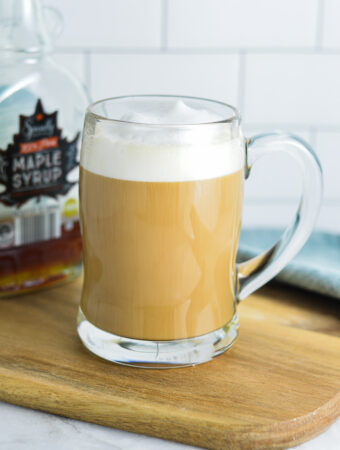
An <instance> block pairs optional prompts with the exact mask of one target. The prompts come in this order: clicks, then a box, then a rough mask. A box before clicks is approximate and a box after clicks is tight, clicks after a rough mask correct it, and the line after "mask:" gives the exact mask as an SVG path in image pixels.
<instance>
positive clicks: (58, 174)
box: [0, 99, 79, 207]
mask: <svg viewBox="0 0 340 450" xmlns="http://www.w3.org/2000/svg"><path fill="white" fill-rule="evenodd" d="M57 114H58V112H57V111H55V112H53V113H51V114H48V113H46V112H45V111H44V108H43V105H42V102H41V100H40V99H39V100H38V101H37V104H36V108H35V111H34V113H33V115H32V116H23V115H21V116H20V118H19V132H18V134H15V135H14V136H13V143H10V144H9V145H8V147H7V149H6V150H1V149H0V183H1V184H3V185H5V187H6V189H5V191H4V192H2V193H1V194H0V201H1V202H2V203H3V204H5V205H7V206H13V205H16V206H17V207H20V206H21V205H23V204H24V203H25V202H27V201H28V200H29V199H31V198H34V197H35V198H37V199H39V197H40V196H43V195H44V196H49V197H53V198H57V196H58V195H65V194H67V192H68V191H69V190H70V189H71V187H72V186H73V185H74V184H76V183H77V182H76V181H75V182H70V181H68V180H67V175H68V173H69V172H70V171H71V170H72V169H74V168H75V167H77V166H78V165H79V162H78V161H77V159H76V158H77V142H78V139H79V133H77V135H76V136H75V138H74V139H73V140H72V141H68V140H67V139H66V138H63V137H62V130H61V129H59V128H58V126H57Z"/></svg>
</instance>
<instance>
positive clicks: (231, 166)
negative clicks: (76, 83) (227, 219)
mask: <svg viewBox="0 0 340 450" xmlns="http://www.w3.org/2000/svg"><path fill="white" fill-rule="evenodd" d="M117 119H120V120H123V121H128V122H134V123H135V124H133V123H122V124H120V123H119V122H117V123H115V122H110V121H103V122H97V123H96V128H95V133H94V134H89V135H86V134H85V136H84V139H83V146H82V151H81V161H80V164H81V166H82V167H83V168H84V169H86V170H88V171H90V172H93V173H96V174H98V175H103V176H105V177H109V178H116V179H121V180H130V181H154V182H155V181H156V182H157V181H158V182H166V181H174V182H176V181H195V180H204V179H210V178H217V177H220V176H224V175H227V174H231V173H233V172H236V171H238V170H241V169H242V167H243V165H244V139H243V137H242V135H235V129H233V130H232V129H231V126H230V125H229V124H211V125H210V124H209V123H211V122H218V121H220V120H223V118H222V117H221V116H220V115H218V114H217V113H215V112H214V111H212V110H208V109H197V108H193V107H191V106H189V105H187V104H185V103H184V102H183V101H180V102H172V104H169V103H167V104H165V105H160V107H159V108H158V109H157V111H156V112H155V110H154V109H148V108H147V107H144V108H140V109H137V110H134V111H125V112H124V114H122V115H121V117H117ZM207 123H208V124H207ZM141 124H153V125H162V124H167V125H170V126H169V127H168V128H167V127H161V128H160V127H157V126H155V127H152V126H151V127H148V126H146V125H141ZM176 124H182V125H189V124H203V125H200V126H198V125H194V126H193V127H187V129H185V127H184V128H183V127H182V128H181V129H180V128H179V127H176V126H175V125H176ZM171 125H174V127H172V126H171ZM85 132H86V129H85Z"/></svg>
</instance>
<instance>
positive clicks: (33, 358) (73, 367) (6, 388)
mask: <svg viewBox="0 0 340 450" xmlns="http://www.w3.org/2000/svg"><path fill="white" fill-rule="evenodd" d="M80 286H81V280H77V281H75V282H73V283H71V284H68V285H65V286H63V287H60V288H55V289H50V290H45V291H41V292H39V293H37V294H31V295H26V296H23V297H18V298H10V299H2V300H1V301H0V398H1V399H2V400H4V401H8V402H11V403H15V404H18V405H22V406H26V407H29V408H34V409H40V410H43V411H48V412H51V413H55V414H60V415H63V416H66V417H72V418H75V419H81V420H85V421H89V422H94V423H98V424H102V425H107V426H111V427H116V428H120V429H123V430H128V431H134V432H137V433H143V434H147V435H150V436H156V437H161V438H165V439H170V440H174V441H178V442H183V443H187V444H191V445H196V446H200V447H204V448H211V449H226V448H228V449H273V448H285V447H288V446H294V445H297V444H298V443H301V442H303V441H306V440H308V439H310V438H311V437H313V436H314V435H316V434H318V433H320V432H321V431H323V430H324V429H325V428H326V427H327V426H328V425H330V423H331V422H332V421H334V420H335V419H336V417H337V416H338V415H339V414H340V338H339V337H338V336H340V302H337V301H336V300H331V299H327V298H324V297H320V296H316V295H312V294H307V293H305V292H302V291H301V292H300V291H297V290H293V289H289V288H284V287H282V286H273V285H272V286H270V287H267V288H265V289H262V290H261V291H260V292H259V293H258V294H256V295H253V296H251V297H250V298H249V299H247V300H246V301H245V302H243V303H242V304H241V305H240V308H239V311H240V319H241V327H240V337H239V339H238V341H237V342H236V344H235V345H234V346H233V347H232V349H231V350H229V351H228V352H227V353H225V354H224V355H221V356H219V357H218V358H216V359H215V360H214V361H211V362H209V363H206V364H203V365H200V366H196V367H192V368H183V369H172V370H146V369H134V368H129V367H124V366H118V365H114V364H111V363H109V362H106V361H103V360H100V359H99V358H97V357H95V356H93V355H92V354H90V353H88V352H87V351H86V350H85V349H84V348H83V347H82V345H81V343H80V341H79V339H78V337H77V334H76V312H77V306H78V301H79V295H80Z"/></svg>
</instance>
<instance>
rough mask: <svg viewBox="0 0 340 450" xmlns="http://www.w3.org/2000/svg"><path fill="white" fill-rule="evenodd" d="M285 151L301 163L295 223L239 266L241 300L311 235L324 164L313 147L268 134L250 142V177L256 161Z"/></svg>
mask: <svg viewBox="0 0 340 450" xmlns="http://www.w3.org/2000/svg"><path fill="white" fill-rule="evenodd" d="M278 152H284V153H288V154H289V155H291V156H292V157H293V158H294V159H295V160H296V161H297V162H298V164H299V165H300V168H301V171H302V177H303V186H302V194H301V198H300V203H299V206H298V210H297V213H296V216H295V218H294V220H293V222H292V223H291V224H290V226H288V227H287V228H286V230H285V231H284V233H283V234H282V236H281V238H280V239H279V241H278V242H276V244H275V245H273V246H272V247H271V248H270V249H268V250H267V251H266V252H264V253H262V254H260V255H258V256H256V257H255V258H252V259H250V260H248V261H245V262H243V263H240V264H238V265H237V277H238V293H237V300H238V301H239V300H243V299H244V298H246V297H248V295H250V294H251V293H252V292H254V291H256V290H257V289H258V288H260V287H261V286H263V285H264V284H265V283H267V282H268V281H269V280H271V279H272V278H273V277H275V275H277V274H278V273H279V272H280V271H281V270H282V269H283V268H284V267H285V265H286V264H287V263H288V262H289V261H290V260H291V259H292V258H293V257H294V256H295V255H296V254H297V253H298V251H299V250H300V249H301V248H302V246H303V245H304V244H305V242H306V241H307V239H308V237H309V236H310V234H311V232H312V229H313V226H314V223H315V220H316V218H317V215H318V212H319V208H320V204H321V198H322V188H323V185H322V171H321V166H320V163H319V161H318V158H317V157H316V155H315V153H314V152H313V150H312V149H311V147H310V146H309V145H308V144H307V143H306V142H304V141H303V140H302V139H300V138H299V137H297V136H293V135H288V134H283V133H268V134H261V135H258V136H255V137H253V138H251V139H249V140H248V141H247V149H246V155H247V158H246V178H247V177H248V175H249V172H250V170H251V168H252V166H253V164H254V163H255V162H256V161H257V160H258V159H260V158H261V157H262V156H265V155H269V154H273V153H278Z"/></svg>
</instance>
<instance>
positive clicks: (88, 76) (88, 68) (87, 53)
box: [84, 49, 92, 101]
mask: <svg viewBox="0 0 340 450" xmlns="http://www.w3.org/2000/svg"><path fill="white" fill-rule="evenodd" d="M84 57H85V59H84V61H85V67H84V69H85V83H86V88H87V91H88V94H89V96H90V100H91V101H92V95H91V94H92V93H91V81H92V80H91V50H89V49H86V50H85V51H84Z"/></svg>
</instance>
